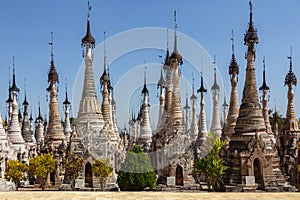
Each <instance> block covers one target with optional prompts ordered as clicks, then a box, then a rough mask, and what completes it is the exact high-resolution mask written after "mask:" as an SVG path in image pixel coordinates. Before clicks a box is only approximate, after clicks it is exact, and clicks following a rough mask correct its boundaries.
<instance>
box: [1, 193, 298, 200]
mask: <svg viewBox="0 0 300 200" xmlns="http://www.w3.org/2000/svg"><path fill="white" fill-rule="evenodd" d="M0 199H1V200H20V199H22V200H60V199H64V200H100V199H101V200H102V199H122V200H123V199H125V200H126V199H128V200H133V199H141V200H142V199H146V200H152V199H164V200H168V199H178V200H179V199H185V200H191V199H193V200H194V199H195V200H196V199H206V200H213V199H217V200H222V199H226V200H228V199H230V200H239V199H243V200H256V199H257V200H258V199H259V200H273V199H284V200H294V199H295V200H296V199H300V193H296V192H295V193H265V192H263V193H230V192H228V193H207V192H206V193H205V192H57V191H14V192H1V193H0Z"/></svg>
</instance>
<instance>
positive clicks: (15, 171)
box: [5, 160, 28, 190]
mask: <svg viewBox="0 0 300 200" xmlns="http://www.w3.org/2000/svg"><path fill="white" fill-rule="evenodd" d="M27 169H28V167H27V165H26V164H25V163H22V162H20V161H18V160H9V161H8V162H7V167H6V170H5V178H6V180H8V181H12V182H14V183H15V185H16V189H17V190H18V189H19V184H20V180H22V178H23V176H24V172H25V171H27Z"/></svg>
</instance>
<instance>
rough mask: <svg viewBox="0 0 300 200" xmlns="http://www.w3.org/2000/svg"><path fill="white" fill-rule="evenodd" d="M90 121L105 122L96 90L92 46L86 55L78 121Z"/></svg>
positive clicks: (101, 123) (99, 123)
mask: <svg viewBox="0 0 300 200" xmlns="http://www.w3.org/2000/svg"><path fill="white" fill-rule="evenodd" d="M88 121H95V122H96V123H97V124H98V125H101V126H103V123H104V122H103V116H102V113H101V108H100V104H99V100H98V97H97V95H96V90H95V83H94V73H93V68H92V52H91V49H90V48H87V52H86V56H85V73H84V85H83V90H82V97H81V101H80V106H79V112H78V118H77V121H76V123H86V122H88Z"/></svg>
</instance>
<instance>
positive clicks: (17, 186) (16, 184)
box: [14, 181, 19, 191]
mask: <svg viewBox="0 0 300 200" xmlns="http://www.w3.org/2000/svg"><path fill="white" fill-rule="evenodd" d="M14 183H15V186H16V190H17V191H18V190H19V181H15V182H14Z"/></svg>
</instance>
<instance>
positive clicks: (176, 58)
mask: <svg viewBox="0 0 300 200" xmlns="http://www.w3.org/2000/svg"><path fill="white" fill-rule="evenodd" d="M174 22H175V29H174V50H173V53H172V54H171V56H170V63H171V68H172V69H173V77H172V84H173V91H172V105H171V115H172V116H171V117H172V123H173V125H176V127H177V128H179V127H181V125H182V110H181V100H180V92H179V85H180V76H179V72H178V71H179V65H182V64H183V59H182V56H181V55H180V53H179V51H178V49H177V32H176V29H177V23H176V11H174Z"/></svg>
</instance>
